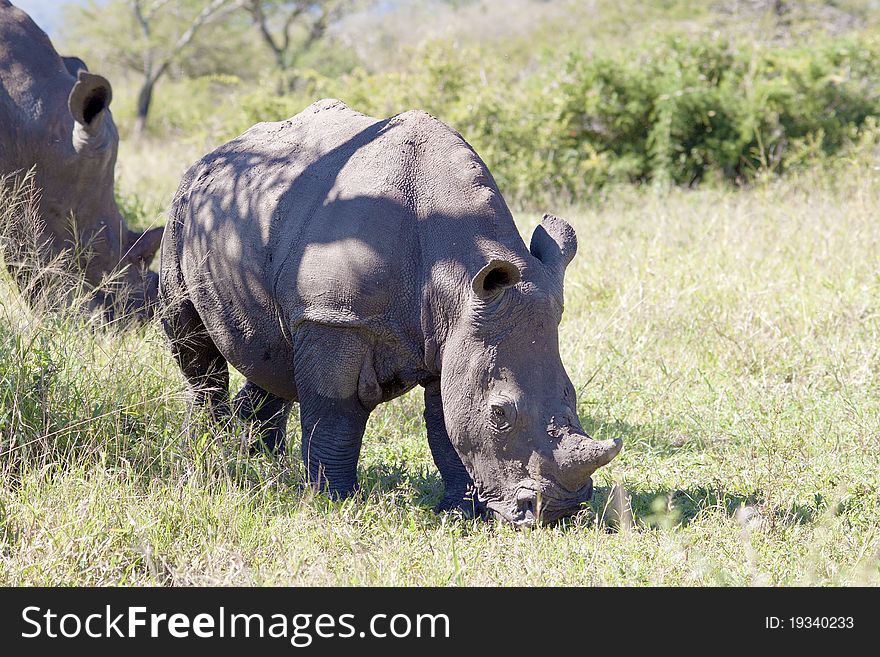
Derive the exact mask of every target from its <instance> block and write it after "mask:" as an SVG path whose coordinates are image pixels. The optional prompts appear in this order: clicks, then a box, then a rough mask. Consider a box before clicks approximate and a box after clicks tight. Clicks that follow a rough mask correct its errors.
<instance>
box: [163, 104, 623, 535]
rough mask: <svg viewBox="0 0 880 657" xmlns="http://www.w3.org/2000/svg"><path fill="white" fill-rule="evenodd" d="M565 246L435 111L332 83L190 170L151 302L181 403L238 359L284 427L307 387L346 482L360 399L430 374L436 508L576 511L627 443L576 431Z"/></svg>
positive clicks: (315, 466) (318, 481) (244, 401)
mask: <svg viewBox="0 0 880 657" xmlns="http://www.w3.org/2000/svg"><path fill="white" fill-rule="evenodd" d="M576 248H577V240H576V237H575V234H574V230H573V229H572V228H571V226H569V225H568V224H567V223H566V222H565V221H563V220H562V219H559V218H556V217H553V216H550V215H547V216H545V218H544V221H543V222H542V224H541V226H540V227H539V228H538V229H537V230H536V231H535V234H534V236H533V238H532V245H531V250H530V249H528V248H526V245H525V244H524V243H523V241H522V238H521V237H520V235H519V232H518V231H517V229H516V226H515V224H514V221H513V218H512V216H511V213H510V211H509V209H508V207H507V205H506V203H505V202H504V199H503V198H502V197H501V194H500V193H499V192H498V189H497V187H496V185H495V182H494V180H493V179H492V176H491V175H490V173H489V171H488V169H487V168H486V166H485V164H484V163H483V162H482V160H480V158H479V157H478V156H477V154H476V153H475V152H474V150H473V149H472V148H471V147H470V146H469V145H468V144H467V143H466V142H465V141H464V139H462V137H461V136H460V135H459V134H458V133H456V132H455V131H454V130H452V129H450V128H448V127H447V126H445V125H443V124H442V123H441V122H440V121H438V120H437V119H435V118H433V117H431V116H430V115H428V114H426V113H424V112H419V111H412V112H407V113H405V114H400V115H398V116H395V117H392V118H390V119H384V120H377V119H374V118H371V117H368V116H365V115H363V114H360V113H358V112H355V111H353V110H351V109H349V108H348V107H346V106H345V105H344V104H343V103H341V102H340V101H337V100H323V101H319V102H317V103H315V104H313V105H312V106H310V107H308V108H307V109H305V110H304V111H303V112H301V113H300V114H298V115H297V116H295V117H293V118H291V119H289V120H287V121H281V122H278V123H261V124H258V125H255V126H254V127H252V128H251V129H250V130H248V131H247V132H245V133H244V134H243V135H241V136H240V137H238V138H237V139H234V140H233V141H231V142H229V143H227V144H225V145H224V146H221V147H220V148H218V149H217V150H215V151H214V152H212V153H210V154H208V155H206V156H205V157H204V158H202V160H200V161H199V162H197V163H196V164H195V165H194V166H193V167H192V168H191V169H190V170H189V171H188V172H187V174H186V176H185V177H184V180H183V182H182V183H181V185H180V188H179V190H178V192H177V195H176V197H175V200H174V203H173V206H172V211H171V220H170V222H169V225H168V227H167V229H166V233H165V237H164V240H163V244H162V261H161V267H160V276H161V280H160V303H161V304H162V306H163V312H162V317H163V322H164V326H165V329H166V332H167V334H168V336H169V338H170V341H171V345H172V350H173V352H174V354H175V356H176V358H177V360H178V362H179V363H180V366H181V368H182V370H183V372H184V374H185V376H186V378H187V379H188V381H189V383H190V385H191V388H192V391H193V404H194V408H197V407H199V406H208V407H210V408H211V409H212V410H213V411H214V414H215V415H222V414H224V413H225V411H226V408H225V406H226V399H227V394H228V393H227V387H228V374H227V367H226V365H227V363H231V364H232V365H233V366H234V367H235V368H236V369H238V370H239V371H241V372H242V373H243V374H244V375H245V377H246V378H247V381H248V383H247V384H246V385H245V387H244V389H243V390H242V391H241V392H240V393H239V394H238V396H237V397H236V399H235V402H234V411H235V412H236V413H238V415H240V416H241V417H243V418H245V419H248V420H253V421H257V422H259V423H260V425H261V430H262V431H263V436H264V440H265V441H266V443H267V445H268V446H269V447H270V448H272V449H281V448H283V440H284V426H285V422H286V419H287V414H288V412H289V410H290V406H291V403H292V402H294V401H297V402H299V404H300V412H301V419H302V449H303V458H304V461H305V463H306V464H307V466H308V472H309V476H310V478H311V481H312V482H313V483H314V485H316V486H318V487H320V488H321V489H325V490H329V492H330V493H331V494H334V495H340V496H345V495H349V494H351V493H352V492H353V491H355V490H356V487H357V478H356V466H357V461H358V455H359V451H360V445H361V439H362V436H363V432H364V428H365V425H366V422H367V417H368V416H369V414H370V412H371V411H372V410H373V408H375V407H376V405H377V404H379V403H381V402H384V401H388V400H389V399H392V398H394V397H397V396H398V395H401V394H403V393H404V392H406V391H407V390H410V389H411V388H413V387H415V386H416V385H422V386H423V387H424V389H425V420H426V424H427V428H428V442H429V444H430V448H431V451H432V454H433V456H434V459H435V461H436V463H437V466H438V468H439V470H440V473H441V475H442V477H443V481H444V485H445V491H446V493H445V498H444V500H443V502H442V504H441V508H452V507H461V508H464V509H466V510H468V511H470V512H474V511H480V510H481V509H486V508H488V510H490V511H491V512H493V513H494V514H496V515H497V516H499V517H501V518H503V519H504V520H507V521H509V522H512V523H514V524H517V525H520V526H529V525H532V524H535V523H536V522H549V521H552V520H554V519H556V518H559V517H562V516H564V515H569V514H571V513H573V512H576V511H577V510H578V508H579V506H580V504H581V503H582V502H583V501H584V500H585V499H589V496H590V495H591V493H592V482H591V479H590V476H591V474H592V473H593V471H594V470H595V469H596V468H598V467H600V466H601V465H604V464H605V463H607V462H608V461H610V460H611V459H612V458H613V457H614V456H615V455H616V454H617V452H618V451H619V450H620V446H621V445H620V441H605V442H599V441H593V440H592V439H591V438H589V437H588V436H587V435H586V434H585V432H584V430H583V428H582V427H581V425H580V422H579V420H578V416H577V412H576V400H575V390H574V387H573V386H572V384H571V381H570V380H569V378H568V375H567V374H566V372H565V369H564V367H563V365H562V361H561V359H560V356H559V345H558V336H557V327H558V324H559V322H560V319H561V317H562V309H563V285H562V283H563V276H564V272H565V267H566V265H567V264H568V263H569V262H570V261H571V259H572V258H573V257H574V254H575V251H576ZM254 409H258V410H257V411H256V412H254ZM474 491H476V498H475V497H474V495H473V493H474Z"/></svg>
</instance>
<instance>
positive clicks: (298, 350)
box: [294, 325, 375, 497]
mask: <svg viewBox="0 0 880 657" xmlns="http://www.w3.org/2000/svg"><path fill="white" fill-rule="evenodd" d="M368 356H369V345H368V344H367V342H366V341H365V340H364V339H363V338H362V337H361V336H359V335H358V334H357V333H356V332H355V331H353V330H351V329H347V328H338V327H328V326H317V325H311V326H304V327H302V328H301V329H300V330H299V331H298V332H297V336H296V345H295V349H294V371H295V379H296V389H297V394H298V397H299V412H300V421H301V425H302V455H303V463H304V464H305V467H306V471H307V473H308V477H309V482H310V483H311V484H312V485H313V486H315V487H316V488H317V489H318V490H320V491H322V492H327V493H329V494H330V495H331V496H332V497H348V496H350V495H352V494H353V493H355V492H356V491H357V488H358V485H357V464H358V458H359V457H360V453H361V441H362V440H363V436H364V431H365V430H366V426H367V418H368V417H369V415H370V411H371V410H372V408H373V407H374V406H375V404H367V405H365V404H364V402H363V401H362V399H361V398H360V396H359V385H358V384H359V379H360V377H361V371H362V369H363V364H364V361H365V359H366V358H368ZM361 387H363V386H361Z"/></svg>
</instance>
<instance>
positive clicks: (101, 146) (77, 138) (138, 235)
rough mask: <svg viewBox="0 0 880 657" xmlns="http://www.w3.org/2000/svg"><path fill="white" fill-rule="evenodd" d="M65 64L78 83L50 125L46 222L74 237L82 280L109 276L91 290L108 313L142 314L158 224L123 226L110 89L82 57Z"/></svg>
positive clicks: (151, 288)
mask: <svg viewBox="0 0 880 657" xmlns="http://www.w3.org/2000/svg"><path fill="white" fill-rule="evenodd" d="M64 63H65V66H66V67H67V68H68V70H69V72H70V73H71V74H72V75H74V76H75V78H76V82H75V83H74V85H73V87H72V89H71V90H70V95H69V96H68V102H67V108H66V110H67V111H68V112H69V117H67V120H66V121H58V122H57V123H56V124H55V129H54V130H55V131H57V132H60V134H56V135H53V137H54V139H53V146H54V150H53V151H52V153H51V154H50V155H51V157H48V158H46V159H47V160H48V161H45V162H42V163H41V165H42V166H41V167H40V168H41V169H42V171H41V172H40V174H41V177H42V179H43V181H42V185H41V186H42V188H43V198H42V201H41V209H42V214H43V216H44V221H45V223H46V225H47V228H48V229H49V230H50V232H51V233H53V234H54V235H56V239H58V238H59V237H61V236H62V235H65V234H66V235H67V237H65V239H64V241H65V242H67V243H68V244H70V243H71V242H73V248H74V250H76V251H77V254H78V256H79V258H78V260H79V262H80V263H81V264H82V266H83V268H84V274H85V279H86V281H87V282H88V283H90V284H92V285H99V284H101V283H102V281H104V280H106V279H107V278H108V277H109V278H110V279H111V280H112V282H111V283H110V284H109V285H108V284H105V285H102V286H101V289H100V290H99V291H98V295H97V301H98V302H99V303H100V304H101V305H102V306H104V307H105V308H106V309H107V310H108V312H110V313H118V312H122V313H126V314H127V313H136V314H138V315H142V316H143V315H148V314H149V313H150V312H151V309H152V305H153V302H154V301H155V298H156V293H157V287H158V275H157V274H155V273H154V272H150V271H149V269H148V267H149V263H150V261H151V260H152V258H153V256H154V254H155V253H156V250H157V249H158V247H159V243H160V241H161V239H162V228H154V229H151V230H148V231H145V232H135V231H131V230H129V229H128V227H127V226H126V225H125V221H124V219H123V217H122V214H121V213H120V211H119V208H118V207H117V205H116V200H115V197H114V190H113V177H114V168H115V165H116V154H117V148H118V146H119V134H118V132H117V130H116V125H115V124H114V122H113V117H112V116H111V114H110V110H109V106H110V100H111V98H112V94H113V92H112V88H111V86H110V83H109V82H108V81H107V80H106V79H105V78H103V77H102V76H100V75H95V74H93V73H89V72H88V71H87V70H85V68H84V65H83V64H82V62H81V61H80V60H78V59H76V58H65V60H64ZM71 119H72V120H71ZM71 216H72V217H73V218H74V220H75V222H76V223H75V228H73V230H71V226H70V217H71ZM71 235H75V237H71Z"/></svg>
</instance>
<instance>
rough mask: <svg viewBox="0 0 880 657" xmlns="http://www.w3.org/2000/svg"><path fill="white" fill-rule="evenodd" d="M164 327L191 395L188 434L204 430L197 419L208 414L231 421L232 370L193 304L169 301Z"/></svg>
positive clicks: (163, 315)
mask: <svg viewBox="0 0 880 657" xmlns="http://www.w3.org/2000/svg"><path fill="white" fill-rule="evenodd" d="M162 328H164V329H165V334H166V335H167V336H168V340H169V342H170V343H171V353H172V354H173V355H174V359H175V360H176V361H177V364H178V365H179V366H180V369H181V371H182V372H183V376H184V377H185V378H186V382H187V385H188V388H189V392H190V405H189V413H188V417H187V422H186V430H187V433H189V434H192V433H194V432H197V431H199V430H200V427H199V423H198V422H197V420H198V419H200V418H202V417H203V416H204V414H205V413H207V414H208V417H209V419H211V420H213V421H220V420H225V419H226V418H228V416H229V368H228V367H227V365H226V359H225V358H223V355H222V354H221V353H220V351H219V350H218V349H217V346H216V345H215V344H214V341H213V340H211V337H210V336H209V335H208V331H207V330H206V329H205V325H204V324H203V323H202V320H201V318H200V317H199V315H198V313H197V312H196V309H195V307H194V306H193V304H192V302H191V301H189V300H188V299H186V298H179V299H174V300H172V301H171V302H166V305H165V308H164V309H163V313H162Z"/></svg>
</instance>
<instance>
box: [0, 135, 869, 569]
mask: <svg viewBox="0 0 880 657" xmlns="http://www.w3.org/2000/svg"><path fill="white" fill-rule="evenodd" d="M126 148H130V147H126ZM186 148H188V147H186ZM153 150H155V153H153V154H152V155H151V154H150V152H148V151H147V150H146V149H139V151H138V156H137V158H135V156H134V155H133V149H132V150H127V151H124V152H123V157H122V161H121V164H120V169H119V171H120V175H121V178H122V180H121V184H120V188H121V190H122V191H123V192H124V193H125V194H137V195H138V196H139V198H140V199H141V205H142V206H143V208H144V210H143V212H144V223H146V222H148V221H149V220H150V219H151V218H152V216H153V214H154V213H155V210H157V209H158V208H160V207H162V205H163V204H164V203H166V202H167V198H168V195H169V194H170V192H171V191H172V189H173V181H174V180H176V179H177V177H178V174H179V173H180V172H181V171H182V169H183V168H184V164H185V160H186V159H187V158H190V154H189V153H185V154H180V153H178V154H177V155H174V154H169V152H168V151H166V150H161V149H153ZM145 153H146V154H145ZM195 155H197V153H195V152H194V153H193V154H192V156H193V157H194V156H195ZM190 159H191V158H190ZM151 176H154V177H151ZM878 207H880V173H878V171H876V170H874V169H872V168H870V167H865V166H857V165H853V166H852V167H850V168H846V167H841V168H840V169H839V172H838V175H835V176H819V175H817V176H807V177H805V178H802V179H799V180H795V179H793V180H788V181H786V182H777V183H773V184H768V185H766V186H758V187H756V188H754V189H752V190H749V191H740V192H734V191H712V190H702V191H671V192H658V191H651V190H642V191H637V190H633V189H629V190H620V191H619V192H614V193H609V194H608V195H607V198H606V199H604V200H597V201H596V202H595V203H594V204H592V205H591V206H589V207H578V208H570V209H568V210H567V211H565V212H563V211H562V210H563V209H561V208H556V209H554V210H557V211H558V213H559V214H562V215H564V216H566V217H567V218H568V219H569V220H570V221H571V222H572V224H573V225H574V226H575V227H576V229H577V231H578V235H579V238H580V252H579V254H578V257H577V258H576V259H575V261H574V262H573V263H572V266H571V267H570V268H569V272H568V276H567V280H566V297H567V299H566V302H567V303H566V313H565V316H564V318H563V323H562V328H561V343H562V353H563V359H564V361H565V363H566V366H567V367H568V370H569V373H570V375H571V378H572V380H573V382H574V383H575V386H576V388H577V389H578V394H579V403H578V408H579V412H580V416H581V420H582V422H583V424H584V426H585V427H586V428H587V429H588V430H589V431H590V432H591V433H592V435H593V436H594V437H596V438H608V437H613V436H621V437H623V439H624V441H625V447H624V451H623V453H622V454H621V455H620V456H619V457H618V458H617V460H615V461H614V462H613V463H612V464H611V465H610V466H608V467H606V468H603V469H602V470H600V471H599V472H598V473H597V475H596V478H595V483H596V490H597V493H596V496H595V498H594V500H593V501H592V502H591V503H590V504H589V505H587V506H586V507H585V509H584V510H583V512H582V513H581V514H579V515H578V516H576V517H574V518H571V519H569V520H567V521H565V522H563V523H562V524H559V525H557V526H554V527H549V528H539V529H536V530H533V531H515V530H512V529H511V528H509V527H506V526H502V525H499V524H496V523H489V522H481V521H467V520H463V519H461V518H459V517H457V516H455V515H450V514H447V515H437V514H435V513H434V512H433V511H432V510H431V505H432V504H433V503H435V502H436V501H437V500H438V499H439V497H440V488H441V484H440V480H439V476H438V474H437V472H436V470H435V468H434V466H433V463H432V462H431V459H430V455H429V452H428V447H427V443H426V439H425V430H424V426H423V422H422V419H421V405H420V395H419V394H417V393H416V392H414V393H410V394H408V395H406V396H404V397H403V398H401V399H398V400H396V401H394V402H392V403H390V404H387V405H384V406H382V407H380V408H379V409H378V410H377V411H376V412H375V413H374V414H373V416H372V418H371V421H370V424H369V427H368V433H367V436H366V438H365V443H364V450H363V454H362V458H361V464H360V477H361V483H362V485H363V487H364V489H365V490H366V491H367V492H366V493H365V496H364V499H362V500H349V501H346V502H342V503H333V502H330V501H328V500H326V499H324V498H322V497H316V496H314V495H313V494H311V493H308V492H303V489H302V487H301V483H302V465H301V462H300V458H299V455H298V454H297V453H296V450H295V449H294V450H292V451H291V453H290V454H289V455H288V458H287V459H286V460H283V461H280V462H279V461H276V460H273V459H271V458H267V457H265V456H248V455H246V454H244V453H243V452H242V451H241V449H240V448H239V445H240V443H241V440H240V438H239V437H236V436H234V435H231V434H230V435H217V436H205V437H204V438H203V440H201V441H198V442H196V443H193V442H190V441H187V440H184V439H183V438H182V436H181V434H180V425H181V421H182V418H183V412H184V395H183V383H182V378H181V376H180V375H179V372H178V370H177V368H176V366H175V364H174V363H173V362H172V360H171V358H170V356H169V353H168V351H167V349H166V347H165V344H164V339H163V337H162V335H161V332H160V331H159V330H158V329H157V327H155V326H148V327H145V328H143V329H139V330H130V331H128V332H122V333H120V332H116V331H101V330H98V331H95V330H94V326H93V325H92V324H90V321H89V320H87V319H84V318H82V317H78V316H76V315H73V314H68V315H57V314H54V315H53V314H48V315H37V314H34V313H33V312H31V311H29V310H27V309H26V308H24V307H23V305H22V303H21V300H20V299H19V297H18V295H17V293H16V292H15V291H14V290H13V289H12V287H11V284H9V283H8V282H4V283H3V287H2V290H0V464H2V465H0V585H36V584H41V585H58V584H87V585H102V584H161V585H171V584H173V585H198V584H221V585H225V584H245V585H247V584H297V585H299V584H312V585H323V584H343V585H345V584H356V585H357V584H379V585H423V584H431V585H487V584H488V585H589V584H606V585H613V584H627V585H642V584H663V585H679V584H688V585H751V584H772V585H793V584H810V585H812V584H824V585H846V584H880V439H878V436H880V353H878V348H880V335H878V334H880V245H878V242H880V222H878V220H877V208H878ZM548 209H549V208H548ZM537 220H538V217H537V215H527V214H526V215H520V216H519V217H518V222H519V226H520V228H521V230H522V231H523V233H524V234H525V235H528V234H530V232H531V228H532V227H533V226H534V225H535V224H536V222H537ZM236 382H238V383H240V377H236ZM298 433H299V429H298V418H297V417H296V414H295V413H294V415H293V417H292V418H291V443H292V444H293V445H296V444H298ZM613 484H619V485H620V486H621V487H622V488H623V489H624V490H625V491H626V492H627V493H628V495H629V497H630V499H631V503H632V509H633V515H634V524H633V526H632V528H631V529H628V530H627V529H626V528H624V529H623V530H616V529H615V525H616V523H615V522H614V517H613V516H614V515H615V514H613V513H612V512H611V508H610V506H609V504H608V500H609V491H610V488H611V486H612V485H613Z"/></svg>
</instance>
